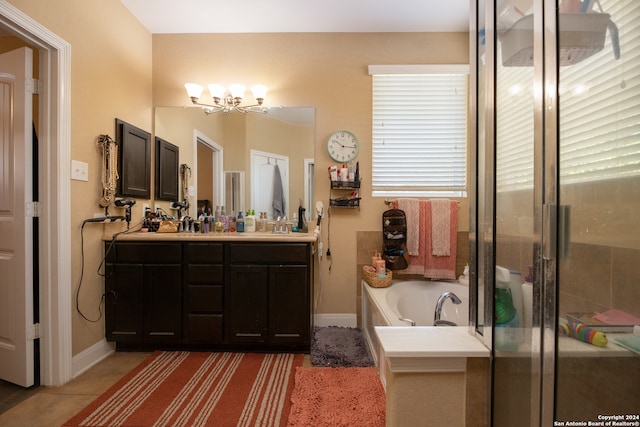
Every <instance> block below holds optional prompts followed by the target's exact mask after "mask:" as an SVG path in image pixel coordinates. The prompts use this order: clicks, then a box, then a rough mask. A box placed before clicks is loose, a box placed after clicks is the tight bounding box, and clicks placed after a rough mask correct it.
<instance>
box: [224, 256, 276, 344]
mask: <svg viewBox="0 0 640 427" xmlns="http://www.w3.org/2000/svg"><path fill="white" fill-rule="evenodd" d="M268 280H269V267H268V266H266V265H234V266H231V267H230V268H229V280H228V281H227V283H226V286H225V315H224V318H225V324H226V327H225V331H226V337H227V340H228V343H229V344H241V343H264V342H266V341H267V327H268V323H267V321H268V320H267V301H268V300H267V298H268Z"/></svg>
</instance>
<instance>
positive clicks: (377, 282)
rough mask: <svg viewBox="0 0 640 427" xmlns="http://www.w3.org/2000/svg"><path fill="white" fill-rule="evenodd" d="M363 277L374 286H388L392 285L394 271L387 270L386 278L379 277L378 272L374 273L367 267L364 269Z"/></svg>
mask: <svg viewBox="0 0 640 427" xmlns="http://www.w3.org/2000/svg"><path fill="white" fill-rule="evenodd" d="M362 278H363V279H364V281H365V282H367V283H368V284H369V286H371V287H372V288H386V287H388V286H389V285H391V279H392V278H393V272H392V271H391V270H387V277H385V278H384V279H381V278H378V273H372V272H370V271H367V270H366V269H364V268H363V269H362Z"/></svg>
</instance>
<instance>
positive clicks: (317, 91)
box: [8, 0, 468, 355]
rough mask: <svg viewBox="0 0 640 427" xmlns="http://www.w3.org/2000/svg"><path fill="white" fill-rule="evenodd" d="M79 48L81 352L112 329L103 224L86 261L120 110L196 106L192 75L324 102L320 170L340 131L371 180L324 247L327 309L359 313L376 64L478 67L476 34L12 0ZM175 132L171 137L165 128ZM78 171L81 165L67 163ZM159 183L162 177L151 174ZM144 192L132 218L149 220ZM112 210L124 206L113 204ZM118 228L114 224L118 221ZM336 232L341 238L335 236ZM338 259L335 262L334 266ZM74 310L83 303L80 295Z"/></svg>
mask: <svg viewBox="0 0 640 427" xmlns="http://www.w3.org/2000/svg"><path fill="white" fill-rule="evenodd" d="M8 1H9V3H11V4H12V5H13V6H15V7H16V8H18V9H20V10H22V11H23V12H25V13H26V14H27V15H29V16H30V17H32V18H33V19H35V20H36V21H38V22H39V23H40V24H42V25H43V26H45V27H47V28H48V29H49V30H51V31H52V32H53V33H55V34H56V35H57V36H59V37H61V38H63V39H64V40H66V41H67V42H68V43H70V44H71V46H72V56H71V60H72V88H71V94H72V95H71V114H72V115H71V158H72V159H74V160H79V161H82V162H86V163H88V164H89V181H88V182H83V181H72V182H71V199H72V202H71V204H72V206H71V212H69V220H70V223H71V230H72V236H71V237H72V260H71V267H72V275H73V277H72V280H73V290H74V295H75V289H76V288H77V285H78V281H79V280H80V275H81V272H84V273H83V280H82V291H81V293H80V298H79V302H80V308H81V309H82V310H83V312H84V313H85V315H87V317H89V318H90V319H100V320H99V321H97V322H88V321H85V320H83V319H81V317H80V316H79V315H78V314H77V313H76V312H75V310H74V314H73V326H72V327H73V354H74V355H75V354H78V353H79V352H81V351H83V350H84V349H86V348H88V347H89V346H91V345H92V344H94V343H96V342H98V341H100V340H101V339H103V337H104V320H103V318H100V313H99V312H98V306H99V304H100V300H101V297H102V293H103V279H102V277H100V276H99V275H98V274H97V273H96V270H97V269H98V266H99V264H100V261H101V258H102V247H101V245H102V241H101V237H102V233H103V227H102V226H100V225H89V226H87V227H85V232H84V269H83V266H82V263H81V260H82V257H81V239H80V232H81V224H82V220H83V219H85V218H89V217H92V216H93V214H94V213H97V212H102V209H101V208H100V206H99V204H98V200H99V196H100V193H101V183H100V177H99V173H100V161H101V158H100V156H99V154H98V152H97V150H96V138H97V137H98V135H100V134H109V135H111V136H113V137H115V131H114V127H115V125H114V122H115V118H119V119H122V120H124V121H126V122H129V123H131V124H133V125H135V126H137V127H140V128H142V129H145V130H148V131H151V132H153V129H152V127H153V111H152V107H153V106H181V105H185V104H187V103H188V102H189V100H188V99H187V98H186V95H185V92H184V87H183V85H184V83H185V82H187V81H193V82H199V83H201V84H208V83H209V82H212V81H219V82H221V83H226V84H228V83H233V82H242V83H245V84H247V85H250V84H254V83H262V84H266V85H267V86H268V87H269V93H268V96H267V104H268V105H273V106H278V105H285V106H304V107H309V106H311V107H316V130H315V138H316V146H315V153H314V157H315V161H316V170H317V171H322V170H323V169H324V168H325V167H326V166H327V165H329V164H330V163H331V159H330V158H329V157H328V155H327V154H326V148H325V146H326V139H327V137H328V136H329V135H330V134H331V132H333V131H334V130H337V129H349V130H351V131H353V132H355V133H356V135H358V137H359V139H360V140H361V142H362V149H361V151H360V155H359V157H358V160H359V161H360V171H361V176H362V177H363V185H362V190H361V193H362V194H361V196H362V197H363V200H362V204H361V206H362V207H361V209H360V210H343V211H339V210H336V209H334V210H333V211H332V213H331V218H330V221H329V218H325V220H324V222H323V241H324V247H325V249H326V248H329V247H330V249H331V253H332V257H331V259H327V258H326V257H325V258H324V259H323V262H322V263H320V265H318V269H317V279H316V286H317V288H321V289H322V292H321V293H320V296H321V299H320V301H319V304H318V308H317V312H319V313H355V312H356V291H355V290H356V288H357V287H356V286H355V285H354V283H356V280H357V266H356V255H355V254H356V232H357V231H360V230H374V231H375V230H380V224H379V222H380V215H381V214H382V212H383V211H384V210H385V209H386V206H385V205H384V203H383V201H382V199H379V198H377V199H374V198H372V197H371V196H370V194H371V179H370V171H371V167H370V165H371V80H370V77H369V76H368V75H367V66H368V65H370V64H429V63H453V64H459V63H467V62H468V34H467V33H446V34H439V33H402V34H387V33H376V34H368V33H348V34H315V33H309V34H306V33H305V34H233V35H154V36H152V35H151V34H149V33H148V32H147V31H146V30H145V29H144V27H142V26H141V25H140V23H139V22H138V21H137V20H136V19H135V18H133V17H132V16H131V15H130V13H129V12H128V10H127V9H126V8H125V7H124V6H123V5H122V4H121V3H120V1H118V0H102V1H100V2H96V1H80V0H58V1H56V2H42V1H40V0H8ZM158 136H161V137H164V136H163V135H158ZM60 167H70V165H60ZM152 185H153V180H152ZM315 188H316V200H322V201H323V202H324V203H325V205H328V199H329V183H328V179H327V177H326V176H325V174H323V173H322V172H320V173H318V174H317V175H316V177H315ZM147 202H149V201H146V200H138V201H137V204H136V205H135V206H134V209H133V218H134V219H135V218H140V217H141V216H142V204H143V203H147ZM467 211H468V208H467V204H466V203H463V205H462V206H461V213H462V215H461V218H460V228H461V230H462V231H464V230H468V215H467ZM111 213H112V214H121V213H122V212H119V211H118V210H117V209H116V208H112V211H111ZM111 227H112V228H109V229H108V230H107V231H108V232H109V233H110V232H112V231H115V229H114V228H113V227H116V226H111ZM329 236H330V241H329V239H328V238H329ZM329 267H331V270H329ZM74 306H75V301H74Z"/></svg>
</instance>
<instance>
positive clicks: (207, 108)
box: [184, 83, 268, 114]
mask: <svg viewBox="0 0 640 427" xmlns="http://www.w3.org/2000/svg"><path fill="white" fill-rule="evenodd" d="M184 87H185V88H186V89H187V93H188V94H189V98H191V102H193V103H194V104H195V105H200V106H201V107H202V109H203V110H204V112H205V113H206V114H213V113H224V114H229V113H230V112H231V111H234V110H235V111H239V112H241V113H245V114H246V113H259V114H267V112H268V108H266V107H263V106H262V103H263V102H264V98H265V96H266V94H267V87H266V86H264V85H254V86H251V92H253V96H254V98H255V99H256V102H257V104H254V105H247V106H243V105H240V104H241V103H242V98H243V97H244V92H245V90H246V89H245V87H244V86H243V85H240V84H232V85H229V88H225V87H224V86H223V85H219V84H210V85H209V93H210V94H211V98H213V104H204V103H200V102H199V101H198V100H199V99H200V96H201V95H202V91H203V90H204V88H203V87H202V86H200V85H199V84H196V83H187V84H185V85H184Z"/></svg>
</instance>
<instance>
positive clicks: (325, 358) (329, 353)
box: [311, 326, 373, 368]
mask: <svg viewBox="0 0 640 427" xmlns="http://www.w3.org/2000/svg"><path fill="white" fill-rule="evenodd" d="M311 363H312V364H313V365H314V366H327V367H331V368H337V367H367V366H373V359H372V358H371V354H370V353H369V348H368V347H367V344H366V343H365V340H364V337H363V336H362V331H361V330H360V329H356V328H343V327H340V326H325V327H314V328H313V340H312V343H311Z"/></svg>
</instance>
